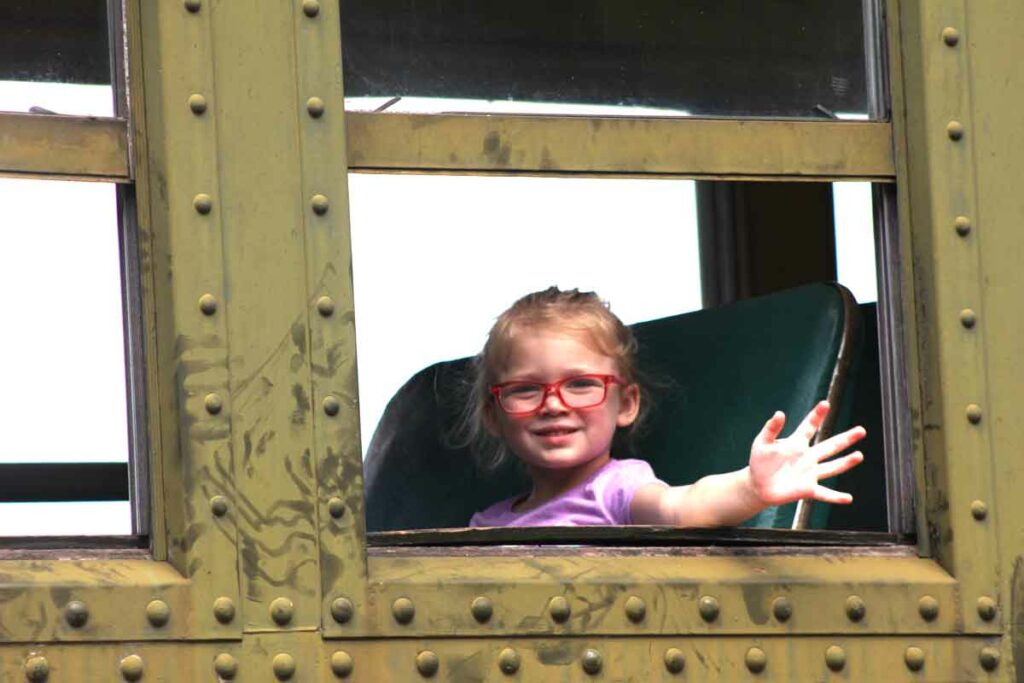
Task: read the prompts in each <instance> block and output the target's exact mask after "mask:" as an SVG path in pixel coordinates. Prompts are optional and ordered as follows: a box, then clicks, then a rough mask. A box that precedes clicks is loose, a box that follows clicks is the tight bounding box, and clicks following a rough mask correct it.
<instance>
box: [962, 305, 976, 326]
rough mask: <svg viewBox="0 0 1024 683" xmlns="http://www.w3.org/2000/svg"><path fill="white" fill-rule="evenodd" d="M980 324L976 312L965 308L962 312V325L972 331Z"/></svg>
mask: <svg viewBox="0 0 1024 683" xmlns="http://www.w3.org/2000/svg"><path fill="white" fill-rule="evenodd" d="M977 322H978V316H977V315H975V313H974V311H972V310H971V309H969V308H965V309H963V310H962V311H960V324H961V325H963V326H964V327H966V328H967V329H971V328H972V327H974V325H975V324H976V323H977Z"/></svg>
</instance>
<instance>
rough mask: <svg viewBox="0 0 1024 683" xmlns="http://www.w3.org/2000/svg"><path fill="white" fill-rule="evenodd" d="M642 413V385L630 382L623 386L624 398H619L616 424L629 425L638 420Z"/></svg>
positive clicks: (620, 425)
mask: <svg viewBox="0 0 1024 683" xmlns="http://www.w3.org/2000/svg"><path fill="white" fill-rule="evenodd" d="M639 413H640V386H639V385H637V384H630V385H628V386H625V387H623V388H622V398H621V399H620V400H619V414H618V417H617V418H616V420H615V424H616V425H617V426H619V427H628V426H630V425H631V424H633V423H634V422H635V421H636V416H637V415H638V414H639Z"/></svg>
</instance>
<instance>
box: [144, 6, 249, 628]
mask: <svg viewBox="0 0 1024 683" xmlns="http://www.w3.org/2000/svg"><path fill="white" fill-rule="evenodd" d="M210 11H211V7H210V4H209V3H203V2H200V1H199V0H194V1H192V2H189V3H181V2H170V3H140V6H139V7H138V16H139V21H140V25H141V40H140V42H141V49H142V53H143V56H142V74H141V75H142V78H143V79H144V81H145V84H146V87H145V94H144V97H145V101H144V103H142V105H141V111H144V114H145V121H144V124H145V125H144V126H142V127H141V129H142V130H145V131H146V132H147V139H146V140H145V143H146V144H144V145H140V146H139V149H140V151H144V152H145V154H146V157H145V158H144V159H141V160H140V167H142V166H144V167H145V170H144V171H142V172H144V173H145V174H146V175H145V177H146V178H147V179H148V181H149V185H148V187H147V188H146V192H145V193H144V196H145V197H146V198H147V199H148V205H147V206H146V207H144V209H142V210H140V219H141V220H146V221H148V224H147V225H143V226H142V230H143V231H144V236H145V237H144V243H145V247H144V250H145V251H144V253H146V254H148V256H149V259H151V261H150V262H149V263H146V264H144V271H145V272H151V273H152V282H153V285H152V287H153V289H152V292H151V293H150V295H149V296H151V299H150V300H149V301H147V302H146V303H147V304H148V305H149V306H151V307H152V310H154V311H155V315H154V317H155V320H156V343H155V347H156V357H155V358H150V359H148V361H149V363H150V364H151V365H153V364H155V367H156V371H155V372H150V373H149V375H148V379H149V381H150V386H149V392H150V393H149V395H150V402H149V410H150V412H151V413H152V412H153V411H154V410H155V411H157V414H158V418H157V419H158V422H156V424H158V425H159V428H160V433H159V434H158V435H154V436H153V438H152V441H154V442H156V447H155V448H154V451H153V455H154V457H155V458H159V462H158V463H156V464H155V467H154V471H155V472H160V473H162V477H163V479H162V487H163V491H162V500H163V508H162V509H159V510H156V511H155V512H154V516H160V517H162V524H163V526H164V527H165V528H166V534H167V540H166V547H167V558H166V559H168V560H169V561H170V563H171V564H172V565H173V566H174V567H176V568H177V570H178V571H179V572H180V573H181V574H182V575H183V576H184V577H186V578H187V579H188V580H189V584H188V585H189V610H188V613H187V614H183V615H180V616H178V615H174V614H172V615H171V620H170V622H169V623H171V624H180V626H181V629H182V633H183V634H184V635H185V636H186V637H190V638H212V637H216V638H225V637H238V636H239V635H240V633H241V629H240V626H239V622H238V619H236V618H235V610H236V609H237V605H238V561H237V558H238V553H237V538H236V520H237V512H236V498H237V495H236V491H235V474H234V472H235V467H234V462H233V456H232V450H231V430H232V421H233V407H234V406H233V401H232V398H231V396H230V394H229V386H228V332H227V330H228V326H227V315H228V312H229V310H230V308H231V301H230V299H229V297H228V294H227V289H226V283H225V273H224V257H223V248H222V240H223V237H222V233H223V218H224V216H223V211H222V206H223V197H222V192H221V187H220V178H219V167H218V161H217V149H218V144H219V141H218V132H217V128H216V122H215V119H214V118H213V117H212V116H211V115H210V111H209V110H210V109H213V108H215V107H216V104H217V100H216V98H215V96H214V80H213V47H212V41H211V34H210ZM196 95H198V96H200V97H202V98H203V100H204V101H205V103H206V106H205V107H204V108H202V109H201V110H200V109H199V108H197V107H195V106H193V102H194V101H195V96H196ZM135 111H136V112H139V111H140V107H139V105H136V109H135ZM154 385H155V386H154ZM157 499H159V498H157ZM156 528H160V524H157V525H156ZM161 559H162V558H161ZM157 611H159V609H158V608H157Z"/></svg>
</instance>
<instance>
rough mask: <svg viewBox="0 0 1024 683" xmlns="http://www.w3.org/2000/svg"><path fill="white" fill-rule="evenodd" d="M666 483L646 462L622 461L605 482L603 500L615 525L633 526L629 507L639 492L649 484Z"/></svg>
mask: <svg viewBox="0 0 1024 683" xmlns="http://www.w3.org/2000/svg"><path fill="white" fill-rule="evenodd" d="M656 483H664V482H662V481H661V480H660V479H658V477H656V476H655V474H654V470H652V469H651V466H650V464H648V463H647V462H646V461H644V460H621V461H619V466H618V467H616V468H614V470H612V471H611V472H610V473H609V476H608V479H607V480H606V481H605V482H604V486H603V487H602V488H603V491H602V498H603V499H604V504H605V508H606V509H607V510H608V512H609V513H610V515H611V517H612V519H614V520H615V524H632V523H633V516H632V515H631V514H630V511H629V507H630V505H631V504H632V503H633V496H634V495H635V494H636V492H637V490H639V489H640V488H641V487H643V486H646V485H647V484H656Z"/></svg>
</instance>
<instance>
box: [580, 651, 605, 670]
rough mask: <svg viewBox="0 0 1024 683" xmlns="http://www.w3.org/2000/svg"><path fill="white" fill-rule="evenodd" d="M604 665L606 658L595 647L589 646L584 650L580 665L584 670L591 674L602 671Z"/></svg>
mask: <svg viewBox="0 0 1024 683" xmlns="http://www.w3.org/2000/svg"><path fill="white" fill-rule="evenodd" d="M603 665H604V659H603V658H602V657H601V653H600V652H598V651H597V650H595V649H593V648H587V649H586V650H584V651H583V657H582V658H581V659H580V666H582V667H583V670H584V671H585V672H587V673H588V674H590V675H591V676H593V675H595V674H599V673H601V667H602V666H603Z"/></svg>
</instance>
